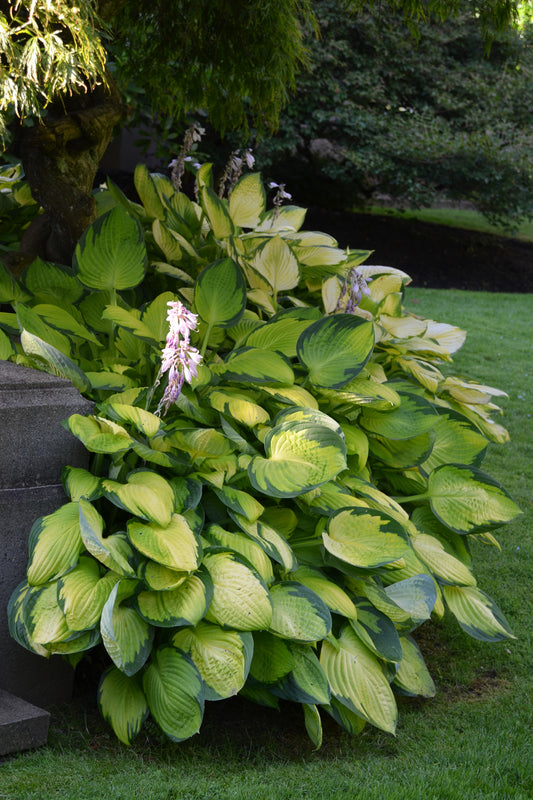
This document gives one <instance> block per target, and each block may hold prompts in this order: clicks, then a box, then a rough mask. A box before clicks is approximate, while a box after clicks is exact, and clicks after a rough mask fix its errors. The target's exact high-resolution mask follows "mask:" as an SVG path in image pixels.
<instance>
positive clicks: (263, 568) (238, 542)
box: [204, 525, 274, 584]
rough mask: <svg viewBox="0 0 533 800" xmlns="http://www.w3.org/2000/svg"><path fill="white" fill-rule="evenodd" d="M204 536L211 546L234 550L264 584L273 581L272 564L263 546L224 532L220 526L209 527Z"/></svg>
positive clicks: (236, 534)
mask: <svg viewBox="0 0 533 800" xmlns="http://www.w3.org/2000/svg"><path fill="white" fill-rule="evenodd" d="M204 535H205V536H206V537H207V539H208V540H209V541H210V542H212V543H213V544H215V545H219V546H220V547H223V548H225V549H227V550H234V551H235V552H236V553H239V554H240V555H241V556H244V558H245V559H246V560H247V561H249V562H250V564H251V565H252V567H253V568H254V569H255V570H257V572H258V573H259V575H260V576H261V577H262V579H263V580H264V582H265V583H267V584H268V583H272V581H273V580H274V573H273V571H272V562H271V560H270V558H269V557H268V555H267V554H266V552H265V549H264V547H263V546H260V545H259V544H257V543H256V542H254V541H252V540H251V539H250V538H249V537H248V536H244V534H242V533H235V532H233V531H231V532H230V531H226V530H224V529H223V528H221V527H220V525H210V526H209V528H208V529H207V531H206V532H205V534H204Z"/></svg>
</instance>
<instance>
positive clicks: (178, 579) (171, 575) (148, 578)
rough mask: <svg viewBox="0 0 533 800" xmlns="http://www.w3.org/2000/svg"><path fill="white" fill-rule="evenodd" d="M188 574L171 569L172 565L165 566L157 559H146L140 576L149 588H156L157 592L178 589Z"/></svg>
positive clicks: (140, 570)
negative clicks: (158, 562)
mask: <svg viewBox="0 0 533 800" xmlns="http://www.w3.org/2000/svg"><path fill="white" fill-rule="evenodd" d="M188 575H189V573H188V572H180V571H179V570H175V569H170V567H164V566H163V565H162V564H157V563H156V562H155V561H145V562H144V564H142V565H141V567H140V569H139V577H140V578H142V580H143V581H144V582H145V583H146V585H147V586H148V588H149V589H154V590H155V591H156V592H169V591H171V590H172V589H177V588H178V586H181V584H182V583H183V582H184V581H185V580H186V578H187V577H188Z"/></svg>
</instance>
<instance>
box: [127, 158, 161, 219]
mask: <svg viewBox="0 0 533 800" xmlns="http://www.w3.org/2000/svg"><path fill="white" fill-rule="evenodd" d="M133 180H134V183H135V189H136V190H137V194H138V195H139V197H140V199H141V202H142V204H143V206H144V208H145V210H146V212H147V214H148V215H149V216H150V217H157V219H164V217H165V209H164V206H163V203H162V202H161V198H160V197H159V194H158V193H157V189H156V185H155V182H154V179H153V177H152V176H151V175H150V173H149V172H148V168H147V167H146V165H145V164H137V166H136V167H135V172H134V173H133Z"/></svg>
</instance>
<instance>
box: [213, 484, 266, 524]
mask: <svg viewBox="0 0 533 800" xmlns="http://www.w3.org/2000/svg"><path fill="white" fill-rule="evenodd" d="M213 492H214V493H215V494H216V496H217V497H218V499H219V500H220V501H221V502H222V503H224V505H225V506H227V507H228V508H230V509H231V510H232V511H234V512H235V513H236V514H239V515H241V516H243V517H245V519H247V520H248V522H255V521H256V520H257V519H258V517H260V516H261V514H262V513H263V511H264V510H265V507H264V506H262V505H261V503H259V502H258V501H257V500H256V499H255V497H253V496H252V495H251V494H248V492H243V491H242V490H241V489H235V488H234V487H233V486H223V487H222V488H221V489H215V488H213Z"/></svg>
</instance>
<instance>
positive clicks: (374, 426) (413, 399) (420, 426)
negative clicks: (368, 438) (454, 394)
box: [359, 394, 439, 440]
mask: <svg viewBox="0 0 533 800" xmlns="http://www.w3.org/2000/svg"><path fill="white" fill-rule="evenodd" d="M400 396H401V400H402V402H401V404H400V406H398V407H397V408H394V409H392V411H376V410H375V409H372V408H365V409H364V410H363V413H362V414H361V417H360V418H359V420H360V424H361V427H362V428H363V429H364V430H365V431H368V432H369V433H373V434H375V435H377V436H382V437H383V438H385V439H393V440H394V439H401V440H403V439H411V438H413V437H415V436H416V437H418V436H422V435H423V434H425V433H427V432H428V431H429V430H431V429H432V428H433V427H434V426H435V425H436V423H437V422H438V419H439V417H438V416H437V412H436V411H435V408H434V407H433V406H432V405H431V403H429V402H428V401H427V400H424V398H423V397H419V396H418V395H415V394H401V395H400Z"/></svg>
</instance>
